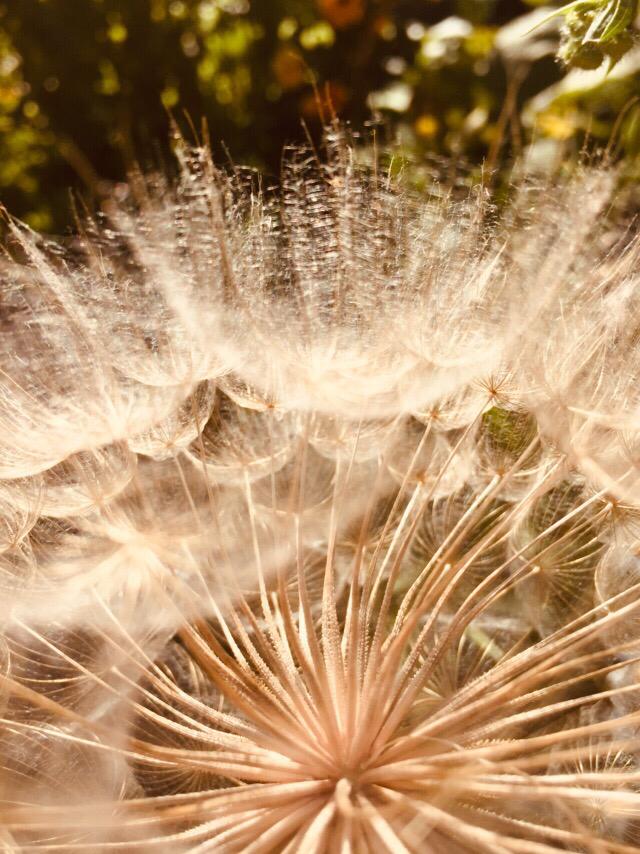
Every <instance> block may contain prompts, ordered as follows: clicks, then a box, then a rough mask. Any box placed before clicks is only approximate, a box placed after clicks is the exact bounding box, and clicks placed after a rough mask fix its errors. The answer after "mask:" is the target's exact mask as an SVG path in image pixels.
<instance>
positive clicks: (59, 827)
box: [0, 129, 640, 854]
mask: <svg viewBox="0 0 640 854" xmlns="http://www.w3.org/2000/svg"><path fill="white" fill-rule="evenodd" d="M179 155H180V164H181V165H180V174H179V179H178V181H177V182H176V183H172V182H170V181H169V180H168V179H165V178H163V177H162V176H153V177H150V178H142V177H141V176H139V175H134V176H132V179H131V186H130V194H129V196H130V197H129V200H128V201H125V202H116V201H114V202H113V203H112V204H111V206H110V209H109V218H108V220H107V219H102V218H97V219H95V220H87V221H85V222H84V223H82V224H81V227H80V228H79V234H78V238H77V241H76V246H75V249H74V251H73V252H70V251H69V250H63V249H62V248H61V247H58V246H55V245H53V244H52V243H51V242H43V241H42V240H41V239H39V238H36V236H35V235H33V234H31V233H30V232H29V231H28V230H26V229H25V228H24V227H22V226H20V225H19V224H13V225H12V234H13V249H14V250H16V249H18V250H19V251H13V257H10V256H9V254H7V257H6V258H5V259H4V261H3V262H2V263H3V274H4V276H5V284H4V291H5V293H6V306H7V311H6V312H5V313H4V314H3V317H2V319H1V320H0V323H2V325H3V331H4V332H5V335H4V336H2V341H1V342H0V348H1V349H0V395H1V399H2V404H3V405H2V411H1V413H0V477H1V478H2V479H1V481H0V584H1V585H2V591H3V601H4V602H5V603H6V604H5V607H4V609H3V613H2V618H1V619H2V635H1V638H2V640H1V643H0V718H1V722H0V756H1V757H2V762H1V764H0V765H1V770H0V827H1V828H2V830H1V831H0V833H1V834H2V835H1V836H0V838H1V840H2V843H3V845H4V846H5V848H6V850H7V851H22V850H25V851H30V850H42V851H65V852H67V851H69V852H71V851H87V852H89V851H92V852H93V851H103V850H104V851H110V850H123V851H138V850H139V851H189V852H201V854H204V852H208V851H212V852H213V851H216V852H219V851H220V852H230V854H231V852H248V851H251V852H265V854H266V852H277V851H283V852H305V854H306V852H314V851H315V852H318V854H320V852H338V851H339V852H344V854H347V853H348V854H360V853H361V852H382V851H389V852H394V854H395V853H396V852H414V851H415V852H418V851H429V852H434V854H440V852H442V854H448V852H454V854H456V852H467V851H469V852H470V851H474V852H477V851H482V852H487V854H489V852H491V854H494V852H499V854H506V852H522V853H523V854H529V852H532V854H537V852H540V854H542V852H553V851H576V852H587V851H588V852H598V853H599V852H604V851H607V852H631V851H635V850H637V847H638V845H639V844H640V823H639V822H640V789H639V784H640V768H639V766H638V757H639V752H640V741H639V738H640V737H639V736H638V727H639V725H640V685H639V684H638V673H639V672H640V670H639V662H640V616H639V612H640V600H639V598H638V591H640V573H639V571H638V560H639V559H638V554H639V553H640V552H639V542H638V533H639V527H638V519H639V518H640V517H639V515H638V514H639V513H640V506H639V505H640V492H638V488H637V483H638V478H637V465H636V460H637V459H638V455H637V453H636V449H635V441H636V434H637V433H638V425H639V424H640V420H639V419H638V415H637V407H638V404H637V391H636V386H637V382H638V371H637V370H636V362H637V341H638V334H637V331H636V329H635V318H636V315H637V312H636V311H635V300H636V298H635V281H636V276H637V266H638V265H637V259H638V251H639V244H638V239H637V238H636V237H635V236H634V235H633V234H632V232H631V228H630V227H629V226H628V223H626V222H624V221H620V219H619V217H618V216H617V215H616V213H615V211H616V205H615V199H614V197H613V195H612V194H613V191H614V187H615V182H616V176H615V173H614V172H613V171H612V170H611V169H609V168H606V167H602V166H590V167H586V166H585V167H584V168H582V169H581V170H580V171H579V172H578V173H576V174H575V175H574V176H573V177H571V178H565V179H558V181H557V182H556V183H554V184H551V185H548V186H544V187H540V186H531V185H525V184H518V185H516V186H514V187H513V188H512V191H511V194H510V198H509V200H508V201H507V202H505V203H504V204H503V205H502V207H501V209H500V210H497V209H495V208H494V207H492V205H491V204H490V201H489V198H488V195H487V193H486V192H485V191H484V190H483V189H482V188H474V189H472V190H470V191H464V190H462V189H461V188H460V187H458V186H450V185H448V184H447V183H446V182H444V181H443V182H438V181H436V180H435V179H434V182H433V185H432V186H431V187H430V189H429V192H428V193H425V194H422V195H419V194H417V193H416V192H415V191H413V190H411V189H410V188H408V187H407V186H406V185H405V184H404V183H403V180H402V179H401V178H397V177H394V175H393V173H392V171H390V172H382V171H381V170H379V169H378V168H377V167H376V165H375V164H374V165H372V166H368V167H367V166H364V165H363V164H362V159H361V157H360V156H359V152H358V150H357V148H354V146H353V145H352V144H351V143H350V142H349V141H348V140H347V139H346V137H345V135H344V132H343V131H340V130H339V129H333V130H332V132H331V133H330V134H329V137H328V142H327V148H326V151H325V153H324V155H323V156H322V157H318V156H317V154H316V153H315V152H312V151H302V152H301V151H295V152H292V153H291V154H290V155H289V157H288V158H287V159H286V164H285V167H284V174H283V179H282V184H281V188H280V189H279V190H277V191H276V190H272V191H271V190H270V191H266V190H263V189H261V188H260V187H259V185H258V183H257V182H256V181H255V179H254V178H253V177H252V176H251V175H249V174H248V173H244V172H243V171H242V170H234V171H233V172H232V173H231V174H223V173H221V172H219V171H218V170H217V169H216V168H215V167H214V166H213V164H212V162H211V159H210V155H209V153H208V151H207V150H206V149H204V148H199V149H189V148H188V147H186V146H184V145H182V146H181V148H180V151H179ZM17 255H19V256H20V257H19V259H18V258H17V257H16V256H17Z"/></svg>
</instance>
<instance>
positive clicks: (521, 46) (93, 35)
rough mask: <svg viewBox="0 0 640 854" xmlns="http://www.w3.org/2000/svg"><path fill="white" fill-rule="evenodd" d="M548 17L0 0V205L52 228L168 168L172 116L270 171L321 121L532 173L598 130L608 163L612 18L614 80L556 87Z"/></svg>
mask: <svg viewBox="0 0 640 854" xmlns="http://www.w3.org/2000/svg"><path fill="white" fill-rule="evenodd" d="M598 2H603V0H591V2H590V5H589V8H588V11H589V15H590V16H591V17H590V20H591V21H593V18H594V15H593V7H594V4H597V3H598ZM538 7H539V8H538ZM551 11H553V9H552V8H551V7H540V4H539V3H537V2H536V0H531V2H529V3H524V2H516V0H18V2H15V0H14V2H11V3H9V2H4V3H2V2H0V198H1V199H2V202H3V204H4V205H5V206H6V207H7V208H8V209H9V210H10V211H11V212H12V213H14V214H15V215H17V216H19V217H21V218H24V219H26V220H27V221H28V222H29V223H30V224H31V225H33V226H34V227H35V228H39V229H43V230H58V231H59V230H62V229H64V228H65V227H68V226H69V224H70V213H69V211H70V205H69V196H68V193H69V189H70V188H71V189H72V190H74V191H76V192H80V194H81V195H82V196H83V197H84V198H85V199H86V200H87V202H88V203H89V204H95V203H99V202H100V200H101V198H103V197H104V196H106V195H107V194H108V193H110V192H113V191H114V189H115V191H116V192H117V191H118V183H119V182H121V181H122V180H123V178H124V177H125V176H126V173H127V170H128V169H129V168H131V166H132V165H133V164H134V163H135V162H141V163H142V164H143V166H146V165H148V164H150V163H157V162H158V160H159V159H166V160H167V161H169V160H170V157H169V145H170V119H171V117H173V118H174V119H175V121H176V122H177V123H178V124H179V125H180V127H181V128H182V129H183V130H185V129H186V130H187V134H189V133H193V134H195V135H199V134H200V133H201V127H202V122H203V120H204V121H205V122H206V125H207V126H208V128H209V133H210V136H211V140H212V143H213V147H214V152H215V154H216V156H217V157H218V158H223V157H226V156H227V154H228V155H229V156H231V157H232V158H233V160H234V161H236V162H242V163H249V164H253V165H256V166H259V167H260V168H262V169H265V170H267V171H268V172H271V173H272V174H277V172H278V167H279V161H280V157H281V151H282V147H283V145H284V144H286V143H288V142H293V141H297V140H300V139H303V138H304V136H305V135H306V134H311V135H312V136H316V135H318V134H319V132H320V129H321V126H322V122H323V121H324V120H326V119H328V118H330V117H331V116H332V115H339V116H340V117H341V118H344V119H347V120H349V121H352V122H353V123H354V125H355V126H361V125H364V124H366V123H367V122H371V121H378V120H382V124H381V131H380V132H381V133H385V134H390V135H391V134H392V135H394V137H395V138H397V139H399V140H400V145H401V147H405V148H406V149H407V152H408V153H411V154H413V155H415V154H416V153H420V152H421V151H424V150H428V151H431V152H435V153H437V154H443V155H446V156H452V155H453V156H455V157H457V158H464V159H465V160H466V161H468V162H470V163H472V164H473V163H476V164H480V163H482V162H483V161H484V162H485V163H488V167H489V168H493V167H494V166H499V165H500V164H501V163H503V162H507V161H508V160H509V158H511V157H512V156H513V155H514V154H517V153H520V152H521V151H523V150H525V148H526V150H527V152H528V153H527V158H528V160H529V161H530V163H531V164H532V168H537V167H540V168H543V167H544V168H546V167H548V166H550V165H552V164H553V162H554V160H555V159H557V158H558V157H559V156H560V155H561V154H563V153H564V154H566V151H567V149H569V150H571V149H573V150H576V151H577V150H579V148H580V147H581V146H582V145H583V142H584V138H585V136H586V135H588V136H589V137H590V138H593V139H595V140H596V141H599V142H603V143H606V142H607V141H608V140H609V138H610V135H611V132H612V128H613V127H614V125H615V126H616V131H617V136H616V139H617V140H618V145H619V148H620V150H621V151H622V152H623V153H626V154H637V153H638V151H639V150H640V107H639V106H638V104H637V103H636V102H635V101H634V98H635V96H636V94H637V93H640V58H639V55H638V48H636V47H632V49H631V50H627V49H628V48H629V47H631V44H632V39H631V37H629V36H628V28H629V26H630V24H629V21H626V23H625V27H627V29H626V30H625V36H624V38H625V51H624V52H625V53H626V55H625V56H624V57H623V58H622V59H621V61H620V62H618V63H617V64H616V65H615V67H614V68H613V69H609V68H605V67H602V68H598V69H597V70H595V71H590V72H574V71H571V72H569V74H566V73H565V71H564V70H563V68H562V67H561V65H560V64H559V63H558V62H557V60H556V59H555V55H556V52H557V51H558V47H559V44H560V35H559V28H560V25H561V23H562V22H561V21H560V20H558V18H557V17H556V18H552V19H551V20H547V19H548V17H549V12H551ZM627 17H628V16H627ZM572 21H573V19H571V21H570V23H571V22H572ZM541 22H542V23H541ZM536 24H541V25H540V26H538V27H536V26H535V25H536ZM564 26H565V35H564V40H565V44H566V39H567V35H566V22H565V24H564ZM572 26H575V22H573V23H572ZM603 32H604V30H603ZM607 32H610V30H609V31H607ZM618 36H619V34H617V36H616V37H618ZM581 38H584V33H583V34H582V36H581ZM627 42H628V43H627ZM616 44H617V43H616ZM619 52H620V55H622V53H623V52H622V51H619ZM583 64H584V63H583ZM591 64H594V63H593V62H592V63H591ZM580 75H581V76H580ZM190 124H191V125H193V131H190V130H189V126H190ZM532 141H533V145H532V144H531V143H532Z"/></svg>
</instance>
